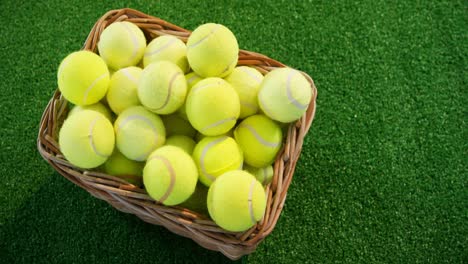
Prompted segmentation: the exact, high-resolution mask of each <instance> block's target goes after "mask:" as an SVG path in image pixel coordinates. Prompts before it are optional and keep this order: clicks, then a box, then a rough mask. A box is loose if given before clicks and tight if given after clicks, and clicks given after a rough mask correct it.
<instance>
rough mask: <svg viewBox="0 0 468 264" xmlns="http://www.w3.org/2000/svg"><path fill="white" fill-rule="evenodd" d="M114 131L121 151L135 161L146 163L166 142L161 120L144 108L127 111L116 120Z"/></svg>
mask: <svg viewBox="0 0 468 264" xmlns="http://www.w3.org/2000/svg"><path fill="white" fill-rule="evenodd" d="M114 130H115V136H116V143H117V148H118V149H119V151H120V152H122V154H124V155H125V156H126V157H127V158H129V159H131V160H135V161H145V160H146V159H147V158H148V156H149V154H150V153H151V152H153V151H154V150H155V149H156V148H158V147H161V146H162V145H164V142H165V141H166V131H165V129H164V124H163V122H162V120H161V118H160V117H159V116H158V115H156V114H154V113H151V112H150V111H148V110H146V109H145V108H144V107H143V106H133V107H130V108H127V109H125V110H124V111H123V112H122V113H121V114H120V115H119V116H118V117H117V120H115V123H114Z"/></svg>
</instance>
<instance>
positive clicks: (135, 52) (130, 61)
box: [121, 23, 138, 64]
mask: <svg viewBox="0 0 468 264" xmlns="http://www.w3.org/2000/svg"><path fill="white" fill-rule="evenodd" d="M121 25H122V26H123V27H124V28H125V30H127V32H128V34H129V35H130V38H131V39H132V42H133V51H132V56H131V57H130V58H129V59H128V62H127V64H132V62H133V61H134V60H135V58H136V56H137V55H138V39H137V37H136V36H135V35H134V34H133V32H132V30H131V29H130V28H129V27H128V26H127V25H126V24H125V23H122V24H121Z"/></svg>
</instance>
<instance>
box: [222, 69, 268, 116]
mask: <svg viewBox="0 0 468 264" xmlns="http://www.w3.org/2000/svg"><path fill="white" fill-rule="evenodd" d="M225 80H226V81H227V82H228V83H230V84H231V85H232V87H233V88H234V89H235V90H236V92H237V94H238V95H239V100H240V105H241V110H240V116H239V118H242V119H243V118H246V117H248V116H251V115H254V114H256V113H257V112H258V99H257V95H258V90H259V89H260V84H261V83H262V80H263V75H262V74H261V73H260V72H259V71H258V70H256V69H255V68H252V67H247V66H240V67H236V68H235V69H234V70H233V71H232V72H231V74H229V75H228V76H227V77H226V78H225Z"/></svg>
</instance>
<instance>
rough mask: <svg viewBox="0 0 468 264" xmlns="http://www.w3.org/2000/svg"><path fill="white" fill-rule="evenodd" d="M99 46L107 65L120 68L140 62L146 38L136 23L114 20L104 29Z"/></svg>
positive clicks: (116, 68)
mask: <svg viewBox="0 0 468 264" xmlns="http://www.w3.org/2000/svg"><path fill="white" fill-rule="evenodd" d="M97 46H98V50H99V55H101V57H102V58H103V59H104V61H105V62H106V63H107V65H108V66H109V67H110V68H112V69H114V70H118V69H121V68H125V67H128V66H135V65H137V64H138V62H139V61H140V60H141V58H142V57H143V53H144V52H145V48H146V39H145V35H144V34H143V31H141V29H140V28H139V27H137V26H136V25H135V24H133V23H130V22H127V21H124V22H114V23H112V24H110V25H109V26H108V27H107V28H106V29H104V31H102V33H101V36H100V38H99V42H98V45H97Z"/></svg>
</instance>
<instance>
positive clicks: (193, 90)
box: [190, 82, 216, 93]
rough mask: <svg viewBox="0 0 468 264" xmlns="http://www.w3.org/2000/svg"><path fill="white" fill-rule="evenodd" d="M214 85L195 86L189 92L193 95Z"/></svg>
mask: <svg viewBox="0 0 468 264" xmlns="http://www.w3.org/2000/svg"><path fill="white" fill-rule="evenodd" d="M215 84H216V83H212V82H211V83H207V84H205V85H202V86H196V87H193V89H192V90H190V93H195V92H196V91H199V90H202V89H205V88H206V87H210V86H213V85H215Z"/></svg>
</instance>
